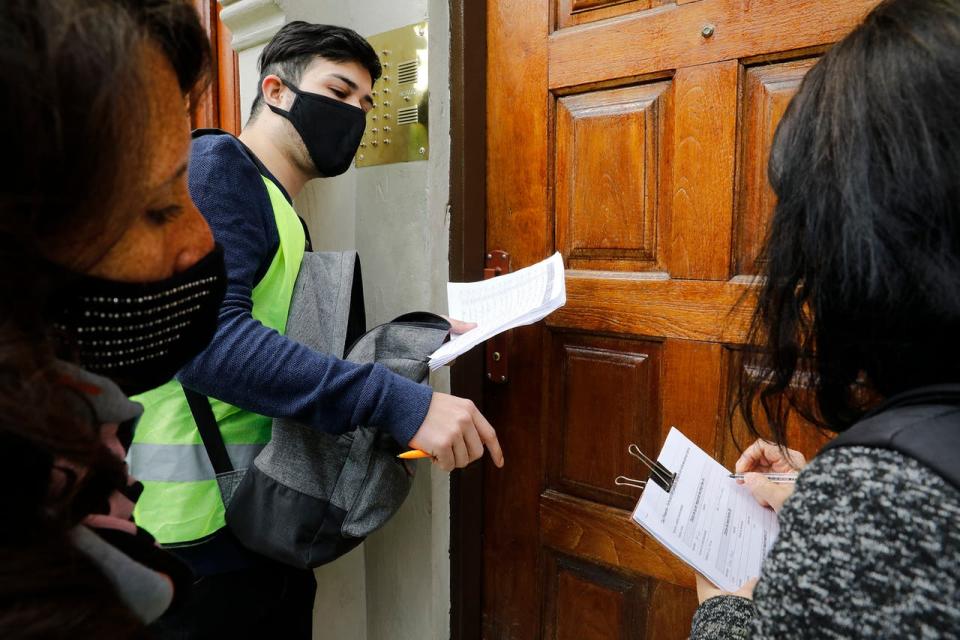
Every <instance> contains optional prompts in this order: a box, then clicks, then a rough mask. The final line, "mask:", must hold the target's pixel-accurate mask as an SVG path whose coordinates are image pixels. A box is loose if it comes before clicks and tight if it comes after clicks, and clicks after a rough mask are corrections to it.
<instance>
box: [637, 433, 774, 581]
mask: <svg viewBox="0 0 960 640" xmlns="http://www.w3.org/2000/svg"><path fill="white" fill-rule="evenodd" d="M657 461H658V462H660V463H661V464H662V465H663V466H665V467H666V468H667V469H669V470H670V471H673V472H675V473H676V474H677V478H676V480H675V482H674V485H673V489H672V491H671V492H670V493H669V494H668V493H667V492H666V491H664V490H663V489H661V488H660V487H659V486H657V485H656V484H654V483H653V482H648V483H647V486H646V488H645V489H644V491H643V495H641V496H640V500H639V501H638V502H637V506H636V508H635V509H634V511H633V520H634V522H636V523H637V524H639V525H640V526H641V527H643V529H644V530H645V531H646V532H647V533H649V534H650V535H651V536H653V537H654V538H655V539H656V540H657V542H659V543H660V544H662V545H663V546H664V547H666V548H667V549H668V550H670V552H672V553H673V554H674V555H675V556H677V557H678V558H680V559H681V560H683V561H684V562H685V563H687V564H688V565H690V566H691V567H693V568H694V569H696V570H697V571H699V572H700V573H701V574H703V575H704V576H705V577H706V578H707V579H708V580H710V581H711V582H713V583H714V584H715V585H716V586H718V587H720V588H721V589H723V590H724V591H736V590H737V589H739V588H740V587H741V586H742V585H743V584H744V583H745V582H746V581H747V580H749V579H750V578H756V577H759V575H760V565H761V564H762V562H763V559H764V557H766V555H767V553H768V552H769V551H770V548H771V547H772V546H773V542H774V540H776V537H777V534H778V533H779V530H780V528H779V525H778V523H777V515H776V513H774V511H773V510H772V509H768V508H765V507H761V506H760V505H759V504H758V503H757V501H756V500H754V499H753V496H751V495H750V492H749V491H748V490H747V489H746V487H744V486H742V485H739V484H737V482H736V481H735V480H733V479H732V478H730V477H729V474H730V472H729V471H728V470H727V469H725V468H724V467H723V465H721V464H720V463H719V462H717V461H716V460H714V459H713V458H712V457H711V456H709V455H708V454H707V453H706V452H705V451H703V450H702V449H700V448H699V447H698V446H697V445H695V444H693V442H691V441H690V440H689V439H687V437H686V436H684V435H683V434H682V433H680V431H678V430H677V429H676V428H672V429H670V433H669V434H668V435H667V440H666V442H665V443H664V445H663V449H662V450H661V451H660V455H659V456H658V457H657Z"/></svg>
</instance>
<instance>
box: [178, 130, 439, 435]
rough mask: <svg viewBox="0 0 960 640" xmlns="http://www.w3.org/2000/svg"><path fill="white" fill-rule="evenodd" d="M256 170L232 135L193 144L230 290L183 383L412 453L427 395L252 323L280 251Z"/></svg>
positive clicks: (201, 195)
mask: <svg viewBox="0 0 960 640" xmlns="http://www.w3.org/2000/svg"><path fill="white" fill-rule="evenodd" d="M258 164H259V161H258V160H256V159H255V156H254V155H253V153H252V152H251V151H249V149H247V148H246V147H245V146H244V145H243V144H242V143H241V142H240V141H239V140H237V139H236V138H234V137H233V136H231V135H229V134H226V133H223V132H220V131H215V130H209V131H199V132H197V133H196V134H195V136H194V140H193V146H192V148H191V152H190V172H189V183H190V195H191V196H192V197H193V201H194V202H195V203H196V205H197V208H198V209H200V213H202V214H203V216H204V217H205V218H206V219H207V222H208V223H209V224H210V228H211V229H212V230H213V236H214V238H215V239H216V241H217V242H218V243H220V244H221V245H223V249H224V257H225V260H226V266H227V278H228V283H227V294H226V298H225V299H224V301H223V306H222V307H221V308H220V321H219V326H218V327H217V332H216V334H215V335H214V337H213V340H212V342H211V343H210V345H209V346H208V347H207V349H206V350H205V351H204V352H203V353H201V354H200V355H199V356H197V357H196V358H195V359H194V360H193V361H192V362H191V363H190V364H189V365H187V367H185V368H184V369H183V370H182V371H181V372H180V373H179V374H178V376H177V378H178V380H180V382H181V383H182V384H183V385H184V386H185V387H188V388H190V389H194V390H195V391H198V392H199V393H202V394H204V395H207V396H211V397H214V398H217V399H219V400H223V401H224V402H227V403H229V404H232V405H234V406H237V407H240V408H242V409H246V410H247V411H252V412H254V413H259V414H261V415H265V416H270V417H273V418H292V419H294V420H297V421H299V422H301V423H303V424H306V425H309V426H312V427H315V428H317V429H322V430H323V431H326V432H329V433H343V432H345V431H348V430H350V429H352V428H355V427H357V426H359V425H369V426H376V427H379V428H381V429H384V430H387V431H389V433H390V434H391V435H392V436H393V437H394V439H396V441H397V442H399V443H400V444H401V445H406V444H407V443H408V442H409V441H410V439H411V438H412V437H413V435H414V434H415V433H416V431H417V429H418V428H419V427H420V425H421V424H422V423H423V419H424V417H426V414H427V409H428V408H429V406H430V399H431V391H430V389H429V388H427V387H425V386H421V385H418V384H416V383H414V382H412V381H410V380H408V379H406V378H404V377H402V376H399V375H396V374H394V373H392V372H391V371H389V370H388V369H387V368H385V367H383V366H382V365H370V364H367V365H357V364H353V363H350V362H345V361H343V360H340V359H338V358H335V357H333V356H331V355H329V354H325V353H320V352H318V351H314V350H313V349H310V348H308V347H305V346H303V345H301V344H299V343H297V342H294V341H293V340H289V339H288V338H286V337H285V336H283V335H281V334H280V333H278V332H276V331H274V330H273V329H270V328H268V327H265V326H264V325H262V324H261V323H260V322H259V321H258V320H255V319H254V318H253V316H252V315H251V310H252V308H253V303H252V301H251V299H250V295H251V292H252V291H253V288H254V287H255V286H256V285H257V283H258V282H259V281H260V279H261V278H262V277H263V275H264V274H265V273H266V271H267V268H268V267H269V266H270V263H271V261H272V260H273V257H274V254H275V253H276V252H277V248H278V247H279V244H280V237H279V235H278V232H277V225H276V221H275V218H274V214H273V209H272V208H271V206H270V199H269V196H268V195H267V189H266V187H265V186H264V184H263V179H262V177H261V172H266V169H265V168H264V167H263V166H262V165H260V166H259V167H258ZM265 175H266V176H267V177H268V178H270V179H273V181H274V182H275V183H276V184H277V186H278V187H280V190H281V191H282V192H283V193H284V195H287V193H286V191H285V190H284V189H283V186H282V185H280V183H279V182H277V180H276V179H274V178H273V176H272V175H270V174H269V172H266V173H265ZM288 199H289V198H288Z"/></svg>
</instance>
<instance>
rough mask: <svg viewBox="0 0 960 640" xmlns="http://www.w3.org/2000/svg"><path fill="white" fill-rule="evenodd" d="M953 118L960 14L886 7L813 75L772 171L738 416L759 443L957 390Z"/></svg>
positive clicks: (950, 6) (954, 6)
mask: <svg viewBox="0 0 960 640" xmlns="http://www.w3.org/2000/svg"><path fill="white" fill-rule="evenodd" d="M958 114H960V0H886V1H885V2H882V3H880V4H879V5H878V6H877V7H876V8H875V9H874V10H873V11H872V12H871V13H870V14H869V15H868V16H867V17H866V19H865V20H864V22H863V23H862V24H861V25H860V26H858V27H857V28H856V29H854V31H853V32H852V33H850V35H848V36H847V37H846V38H844V39H843V40H842V41H841V42H840V43H838V44H837V45H836V46H834V47H833V48H832V49H831V50H830V51H829V52H828V53H827V54H826V55H824V57H823V59H822V60H820V61H819V62H818V63H817V65H816V66H814V67H813V68H812V69H811V70H810V72H809V73H808V74H807V76H806V78H805V79H804V81H803V83H802V85H801V87H800V90H799V92H798V93H797V95H796V96H795V97H794V99H793V101H792V102H791V104H790V105H789V108H788V109H787V111H786V114H785V115H784V117H783V120H782V121H781V123H780V125H779V127H778V129H777V132H776V137H775V139H774V143H773V149H772V152H771V156H770V162H769V169H770V171H769V174H770V180H771V183H772V185H773V188H774V191H775V192H776V195H777V197H778V203H777V205H776V210H775V212H774V215H773V219H772V221H771V225H770V231H769V237H768V239H767V242H766V247H765V250H764V252H763V256H764V257H765V259H766V266H765V268H763V269H762V275H763V276H764V279H763V284H762V286H761V288H760V292H759V301H758V306H757V310H756V314H755V316H754V318H753V323H752V327H751V333H750V342H751V343H752V344H753V345H754V346H755V347H757V348H758V350H757V351H756V352H755V353H754V354H752V356H751V357H753V358H754V364H755V365H756V366H754V367H750V369H752V371H748V370H747V368H744V373H743V374H742V375H741V380H740V397H739V402H738V406H739V409H740V411H741V413H742V414H743V416H744V419H745V421H746V423H747V426H748V427H749V428H750V430H751V431H752V432H753V433H754V434H755V435H763V434H762V433H761V431H762V429H761V428H760V423H761V422H766V423H767V424H768V425H769V428H770V429H771V430H772V434H771V435H772V436H773V439H775V440H777V441H778V442H780V443H781V444H785V443H786V431H785V428H786V424H787V420H788V418H789V416H790V415H791V414H793V413H795V414H797V415H799V416H801V417H802V418H804V419H805V420H807V421H809V422H811V423H813V424H814V425H816V426H818V427H821V428H825V429H828V430H831V431H835V432H837V431H842V430H844V429H846V428H847V427H849V426H850V425H852V424H853V423H854V422H856V421H857V420H858V419H859V418H861V417H862V415H863V414H864V412H865V411H866V410H867V409H869V408H870V407H871V406H872V405H873V404H875V403H876V402H877V401H878V400H879V399H882V398H885V397H889V396H891V395H894V394H896V393H898V392H901V391H905V390H908V389H911V388H914V387H918V386H922V385H927V384H934V383H944V382H958V381H960V340H958V336H960V117H958ZM757 371H761V372H763V373H761V374H760V375H757V374H756V372H757ZM761 417H762V418H763V420H761V419H760V418H761ZM767 437H769V436H767Z"/></svg>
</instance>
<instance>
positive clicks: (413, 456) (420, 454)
mask: <svg viewBox="0 0 960 640" xmlns="http://www.w3.org/2000/svg"><path fill="white" fill-rule="evenodd" d="M397 457H398V458H403V459H404V460H419V459H420V458H432V457H433V456H431V455H430V454H429V453H427V452H426V451H420V449H411V450H410V451H404V452H403V453H401V454H400V455H398V456H397Z"/></svg>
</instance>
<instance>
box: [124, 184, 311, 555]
mask: <svg viewBox="0 0 960 640" xmlns="http://www.w3.org/2000/svg"><path fill="white" fill-rule="evenodd" d="M263 182H264V184H265V185H266V188H267V193H268V194H269V196H270V205H271V206H272V207H273V215H274V219H275V220H276V224H277V232H278V234H279V236H280V244H279V247H278V248H277V252H276V254H275V255H274V256H273V260H272V261H271V263H270V267H269V268H268V269H267V272H266V274H264V276H263V278H262V279H261V280H260V282H259V283H258V284H257V286H256V287H255V288H254V289H253V292H252V294H251V296H250V297H251V299H252V301H253V311H252V315H253V317H254V319H256V320H258V321H260V322H261V323H262V324H263V325H265V326H267V327H270V328H271V329H275V330H276V331H278V332H280V333H284V332H285V330H286V326H287V314H288V313H289V311H290V301H291V299H292V298H293V289H294V285H295V283H296V281H297V274H298V273H299V271H300V263H301V262H302V260H303V251H304V242H305V236H304V232H303V227H302V226H301V224H300V219H299V218H298V217H297V214H296V212H295V211H294V210H293V207H292V206H291V205H290V203H289V202H287V200H286V198H284V196H283V193H282V192H281V191H280V189H278V188H277V186H276V185H275V184H274V183H273V181H271V180H269V179H268V178H263ZM134 399H135V400H137V401H139V402H142V403H143V405H144V413H143V417H142V418H141V420H140V422H139V423H138V425H137V430H136V433H135V434H134V439H133V445H132V446H131V447H130V451H129V454H128V456H127V461H128V462H129V464H130V472H131V474H132V475H133V476H134V477H135V478H137V479H138V480H140V481H141V482H143V493H142V494H141V496H140V499H139V500H138V501H137V505H136V508H135V510H134V519H135V520H136V521H137V524H138V525H140V526H141V527H143V528H144V529H146V530H147V531H149V532H150V533H152V534H153V535H154V537H156V539H157V541H158V542H160V543H161V544H173V543H182V542H189V541H192V540H198V539H200V538H204V537H206V536H208V535H210V534H212V533H214V532H215V531H217V530H218V529H220V528H222V527H223V526H224V518H223V515H224V506H223V500H222V499H221V498H220V492H219V489H218V487H217V483H216V479H215V475H214V473H213V468H212V466H211V465H210V460H209V458H208V457H207V455H206V451H204V449H203V444H202V442H201V440H200V434H199V432H198V431H197V426H196V423H195V422H194V420H193V416H192V415H191V413H190V408H189V407H188V406H187V401H186V398H185V397H184V395H183V388H182V387H181V386H180V384H179V383H178V382H177V381H175V380H173V381H171V382H168V383H167V384H165V385H163V386H162V387H159V388H157V389H153V390H152V391H148V392H147V393H144V394H141V395H139V396H137V397H135V398H134ZM210 405H211V407H212V408H213V414H214V416H215V417H216V418H217V424H218V425H219V427H220V432H221V433H222V434H223V440H224V442H225V443H226V445H227V453H228V454H229V455H230V459H231V461H232V462H233V466H234V468H236V469H243V468H246V467H248V466H249V465H250V463H251V462H252V461H253V458H254V457H255V456H256V455H257V453H258V452H259V451H260V449H262V448H263V446H264V445H265V444H266V443H267V442H269V441H270V427H271V423H272V419H271V418H268V417H266V416H261V415H257V414H255V413H250V412H248V411H244V410H242V409H239V408H238V407H234V406H232V405H229V404H226V403H224V402H220V401H219V400H214V399H212V398H211V400H210Z"/></svg>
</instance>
